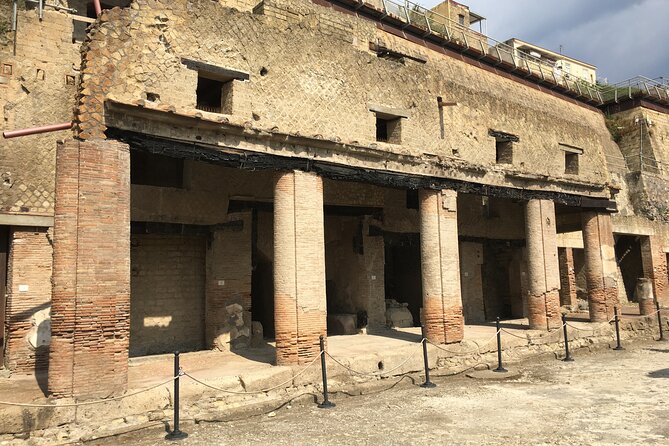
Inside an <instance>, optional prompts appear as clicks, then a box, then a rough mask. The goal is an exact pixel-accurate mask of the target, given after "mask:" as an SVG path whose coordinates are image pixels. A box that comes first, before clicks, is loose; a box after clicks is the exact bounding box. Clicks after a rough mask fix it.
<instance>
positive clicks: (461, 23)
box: [458, 14, 465, 26]
mask: <svg viewBox="0 0 669 446" xmlns="http://www.w3.org/2000/svg"><path fill="white" fill-rule="evenodd" d="M458 23H459V24H460V25H462V26H465V16H464V15H462V14H458Z"/></svg>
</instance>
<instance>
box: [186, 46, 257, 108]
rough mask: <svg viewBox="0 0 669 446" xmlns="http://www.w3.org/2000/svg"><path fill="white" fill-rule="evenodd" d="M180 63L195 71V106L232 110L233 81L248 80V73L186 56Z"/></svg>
mask: <svg viewBox="0 0 669 446" xmlns="http://www.w3.org/2000/svg"><path fill="white" fill-rule="evenodd" d="M181 63H183V64H184V65H186V67H187V68H189V69H191V70H194V71H197V88H196V105H195V108H197V109H198V110H202V111H207V112H211V113H225V114H232V113H233V112H234V110H233V105H234V102H233V100H234V88H235V82H236V81H247V80H249V74H248V73H244V72H242V71H237V70H233V69H230V68H224V67H219V66H216V65H212V64H209V63H206V62H200V61H197V60H192V59H186V58H182V59H181Z"/></svg>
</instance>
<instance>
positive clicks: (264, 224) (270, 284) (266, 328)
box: [251, 209, 275, 339]
mask: <svg viewBox="0 0 669 446" xmlns="http://www.w3.org/2000/svg"><path fill="white" fill-rule="evenodd" d="M273 222H274V214H273V213H272V212H271V211H263V210H259V209H254V210H253V216H252V235H251V249H252V251H251V253H252V254H251V264H252V267H253V270H252V273H251V319H252V320H253V321H256V322H260V324H261V325H262V328H263V337H264V338H265V339H274V337H275V331H274V330H275V329H274V259H273V249H274V241H273V233H272V228H273Z"/></svg>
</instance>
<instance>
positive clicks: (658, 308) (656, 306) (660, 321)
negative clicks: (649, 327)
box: [655, 300, 666, 341]
mask: <svg viewBox="0 0 669 446" xmlns="http://www.w3.org/2000/svg"><path fill="white" fill-rule="evenodd" d="M655 308H656V309H657V325H659V327H660V339H658V341H666V339H665V338H664V330H663V329H662V314H660V303H659V302H658V301H657V300H656V301H655Z"/></svg>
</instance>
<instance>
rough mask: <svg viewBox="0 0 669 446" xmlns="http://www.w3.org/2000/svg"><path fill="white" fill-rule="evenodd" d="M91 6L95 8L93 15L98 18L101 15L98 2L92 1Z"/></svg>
mask: <svg viewBox="0 0 669 446" xmlns="http://www.w3.org/2000/svg"><path fill="white" fill-rule="evenodd" d="M93 6H95V15H96V16H97V17H100V14H102V6H100V0H93Z"/></svg>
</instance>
